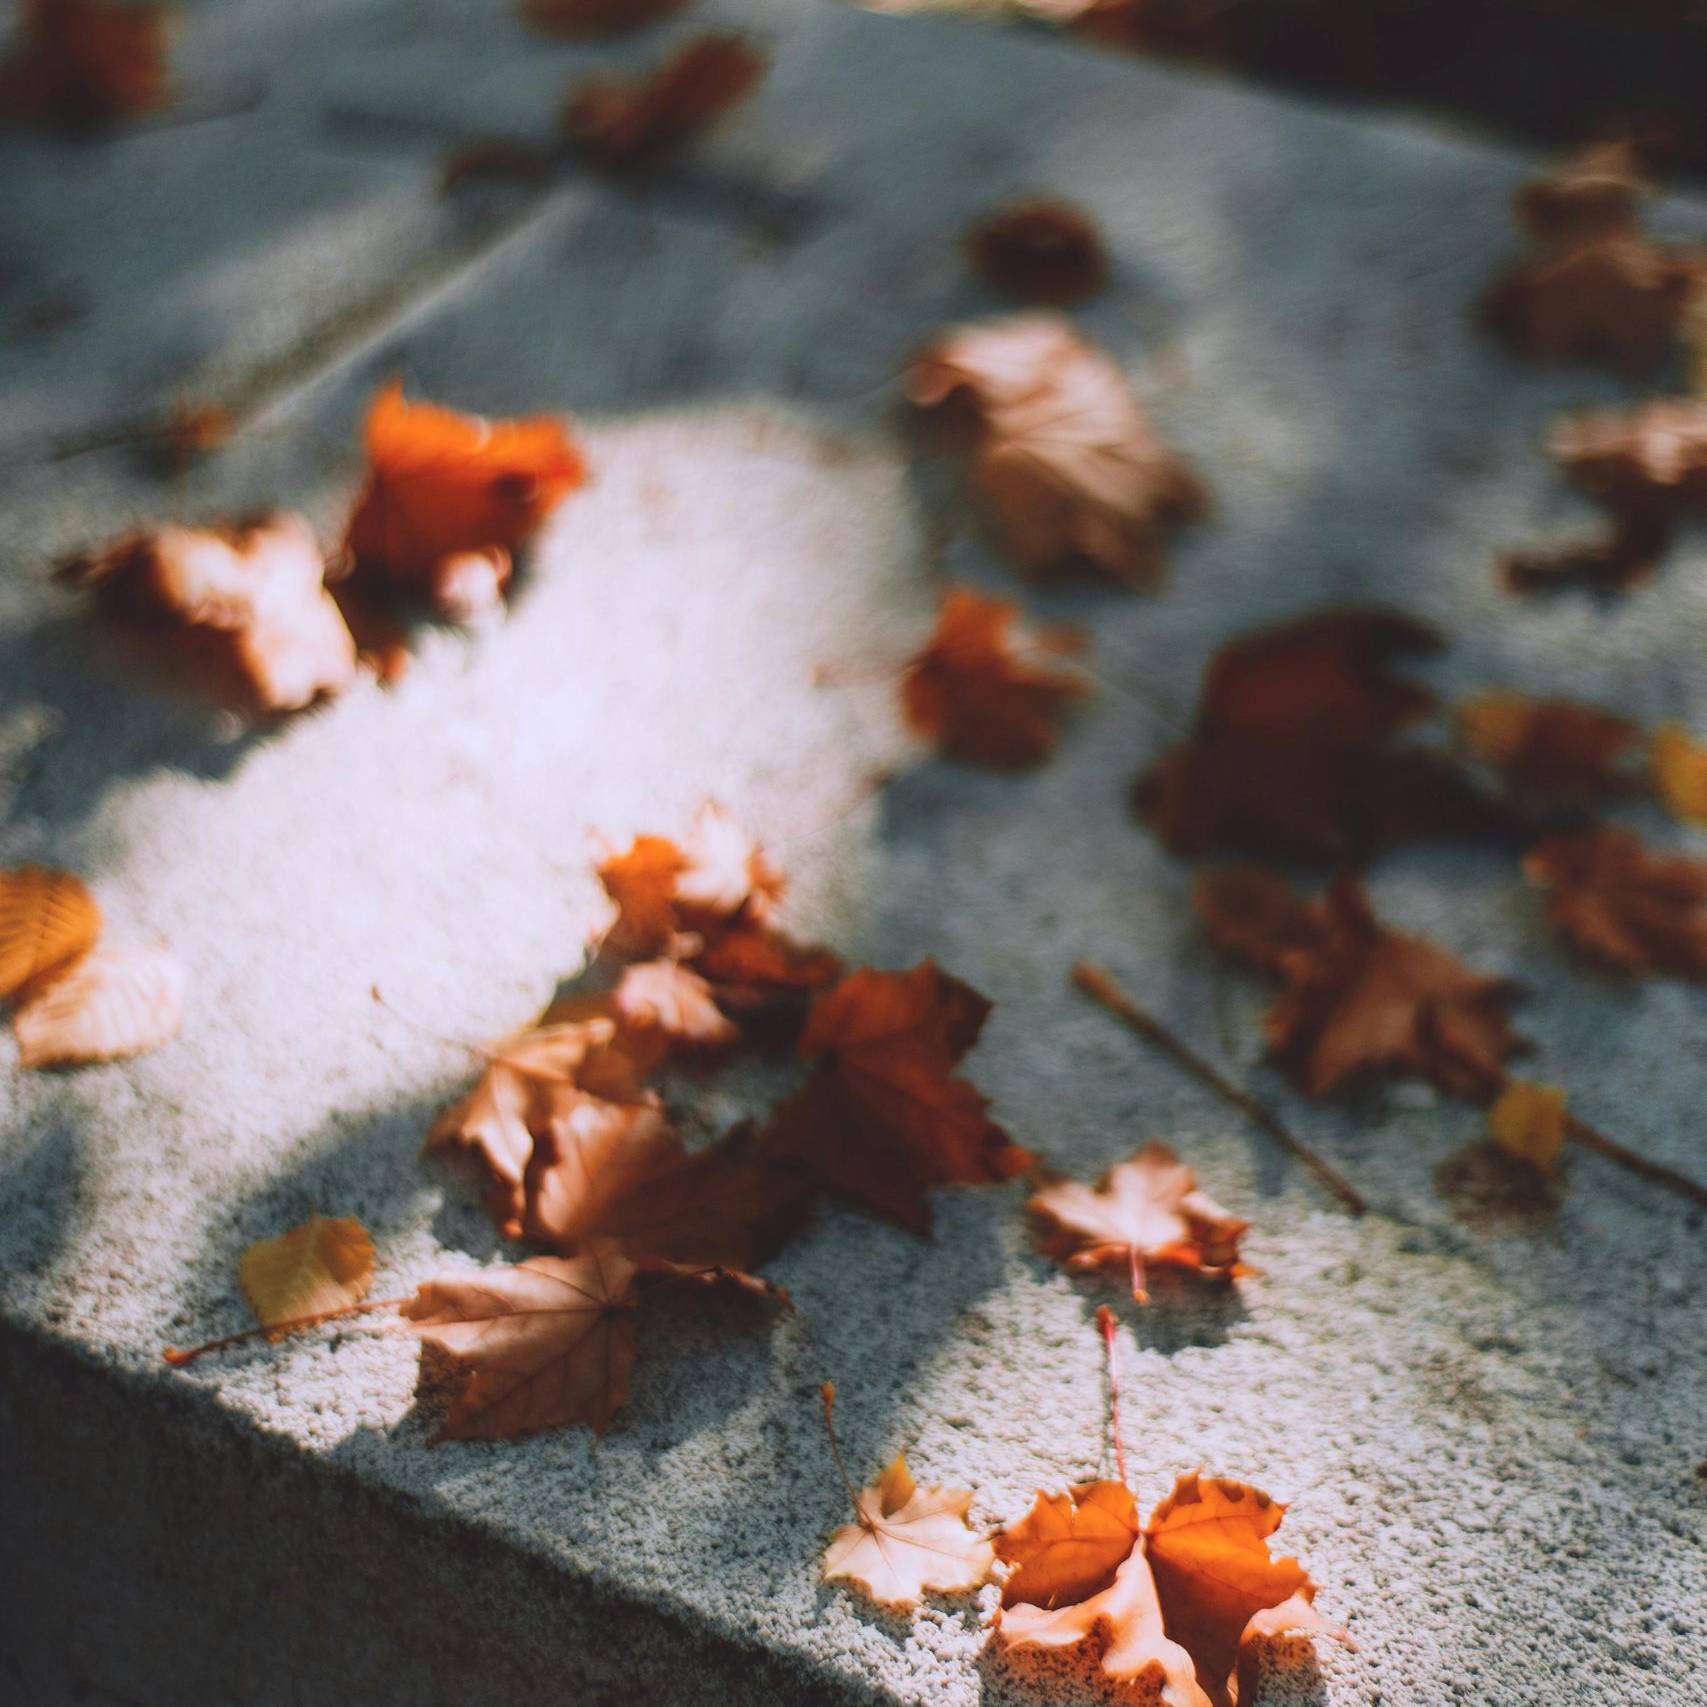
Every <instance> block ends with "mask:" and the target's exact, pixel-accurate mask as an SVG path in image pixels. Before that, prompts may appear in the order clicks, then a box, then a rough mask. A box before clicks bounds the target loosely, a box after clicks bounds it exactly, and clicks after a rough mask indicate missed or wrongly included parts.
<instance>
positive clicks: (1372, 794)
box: [1134, 609, 1504, 862]
mask: <svg viewBox="0 0 1707 1707" xmlns="http://www.w3.org/2000/svg"><path fill="white" fill-rule="evenodd" d="M1440 644H1441V642H1440V637H1439V636H1438V635H1437V634H1436V633H1435V632H1434V630H1433V629H1431V628H1429V627H1427V626H1426V625H1425V624H1423V623H1420V622H1418V621H1416V620H1415V619H1413V618H1411V617H1408V616H1402V615H1400V614H1398V613H1397V612H1393V611H1385V610H1376V609H1368V610H1362V609H1348V610H1332V611H1325V612H1321V613H1319V614H1317V615H1314V616H1309V617H1304V618H1302V619H1300V620H1298V621H1295V622H1289V623H1283V624H1281V625H1280V626H1278V627H1275V628H1267V629H1261V630H1259V631H1258V632H1256V633H1254V634H1249V635H1245V636H1242V637H1241V638H1239V639H1236V640H1233V641H1229V642H1228V643H1227V644H1226V645H1225V646H1223V647H1222V648H1221V649H1220V650H1219V651H1218V652H1217V653H1216V654H1215V656H1214V657H1213V658H1212V659H1211V660H1210V663H1209V666H1208V668H1207V669H1206V670H1205V672H1204V679H1203V689H1202V693H1201V696H1200V698H1199V701H1198V708H1197V714H1196V717H1195V718H1194V719H1193V723H1192V729H1191V734H1190V737H1189V739H1187V740H1186V741H1184V742H1181V743H1180V744H1179V745H1177V746H1175V747H1173V748H1171V749H1170V750H1169V751H1168V752H1166V753H1164V754H1163V755H1162V757H1161V759H1160V760H1159V761H1158V762H1157V763H1156V764H1155V765H1153V766H1152V767H1151V768H1150V769H1149V770H1148V771H1146V772H1145V773H1144V774H1143V775H1142V776H1140V777H1139V779H1138V782H1137V784H1136V786H1135V789H1134V802H1135V804H1136V806H1137V808H1138V811H1139V812H1140V814H1141V815H1142V816H1143V817H1144V819H1145V820H1146V822H1148V823H1149V825H1150V826H1151V828H1152V829H1154V830H1155V832H1156V834H1157V835H1158V836H1160V837H1161V839H1162V841H1163V842H1164V843H1165V844H1166V845H1167V847H1168V848H1169V849H1171V850H1172V851H1173V852H1174V853H1176V854H1181V855H1184V856H1186V857H1188V858H1199V857H1202V856H1203V855H1206V854H1209V853H1212V852H1215V851H1217V850H1220V849H1235V850H1242V851H1247V852H1252V853H1256V854H1259V855H1262V856H1264V857H1271V858H1277V859H1300V860H1309V861H1322V862H1332V861H1341V860H1346V859H1358V858H1362V857H1364V856H1366V855H1368V854H1371V853H1373V852H1375V851H1376V850H1378V849H1380V848H1384V847H1388V846H1391V845H1393V844H1395V843H1398V842H1404V841H1411V840H1416V839H1420V838H1425V837H1432V836H1449V835H1470V834H1486V833H1489V832H1491V831H1494V830H1496V829H1499V828H1501V827H1502V826H1503V823H1504V814H1503V812H1502V811H1501V810H1500V809H1499V808H1498V806H1497V805H1496V804H1495V803H1493V802H1491V801H1489V800H1488V799H1486V798H1485V797H1484V796H1482V795H1481V794H1480V793H1479V792H1478V791H1477V790H1476V788H1475V787H1474V785H1473V784H1472V783H1471V782H1470V780H1469V779H1468V778H1467V777H1465V776H1464V775H1463V774H1462V772H1460V771H1459V770H1458V769H1457V767H1455V766H1454V765H1453V764H1452V763H1451V762H1450V761H1449V760H1448V759H1447V758H1445V757H1444V756H1443V755H1440V754H1438V753H1433V752H1430V751H1427V750H1425V749H1422V748H1416V747H1398V746H1394V745H1393V744H1392V742H1393V737H1394V736H1396V735H1397V734H1398V733H1399V731H1400V730H1402V729H1403V728H1404V727H1405V726H1406V725H1407V724H1410V723H1413V722H1415V721H1416V720H1418V719H1419V718H1421V717H1424V716H1426V715H1428V714H1429V713H1430V712H1431V711H1433V709H1434V707H1435V700H1434V696H1433V695H1432V694H1431V693H1429V692H1428V691H1427V689H1425V688H1421V687H1418V686H1417V685H1415V684H1414V683H1411V682H1407V681H1405V680H1403V679H1402V678H1400V677H1398V676H1396V675H1394V674H1393V673H1392V670H1391V668H1390V666H1391V664H1392V662H1393V661H1394V660H1395V659H1399V658H1403V657H1406V656H1408V655H1411V654H1418V653H1428V652H1432V651H1435V650H1437V649H1438V647H1439V646H1440Z"/></svg>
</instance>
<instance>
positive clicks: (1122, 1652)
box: [997, 1472, 1345, 1707]
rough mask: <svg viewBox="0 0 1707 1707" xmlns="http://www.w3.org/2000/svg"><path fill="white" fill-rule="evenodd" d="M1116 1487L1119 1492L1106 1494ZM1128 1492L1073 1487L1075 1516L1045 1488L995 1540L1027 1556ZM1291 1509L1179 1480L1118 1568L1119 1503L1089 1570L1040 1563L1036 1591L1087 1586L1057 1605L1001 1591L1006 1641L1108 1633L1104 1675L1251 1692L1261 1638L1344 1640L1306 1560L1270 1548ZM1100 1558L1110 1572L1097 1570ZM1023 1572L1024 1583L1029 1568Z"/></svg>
mask: <svg viewBox="0 0 1707 1707" xmlns="http://www.w3.org/2000/svg"><path fill="white" fill-rule="evenodd" d="M1108 1489H1113V1490H1116V1491H1117V1492H1116V1493H1115V1494H1114V1495H1113V1496H1112V1497H1111V1496H1110V1495H1108V1494H1106V1493H1099V1490H1108ZM1124 1492H1125V1490H1124V1489H1123V1488H1121V1487H1120V1484H1118V1483H1096V1484H1090V1485H1089V1486H1087V1487H1081V1488H1075V1489H1073V1490H1072V1492H1071V1495H1070V1496H1069V1498H1071V1499H1072V1500H1073V1501H1074V1509H1073V1510H1071V1511H1064V1510H1062V1509H1061V1506H1062V1503H1063V1502H1061V1499H1060V1496H1052V1495H1047V1494H1040V1495H1039V1496H1038V1504H1037V1506H1036V1507H1035V1508H1034V1509H1033V1511H1032V1513H1031V1514H1030V1516H1029V1517H1028V1518H1026V1519H1025V1520H1024V1521H1023V1522H1022V1523H1020V1524H1016V1525H1015V1526H1013V1528H1012V1529H1010V1530H1008V1531H1005V1532H1004V1535H1003V1536H1001V1537H998V1540H997V1546H998V1549H1000V1548H1002V1547H1003V1546H1004V1544H1006V1545H1009V1546H1012V1547H1017V1548H1018V1549H1020V1550H1021V1552H1022V1554H1023V1550H1024V1548H1025V1546H1026V1543H1027V1542H1028V1540H1029V1539H1030V1538H1031V1536H1032V1535H1033V1534H1038V1533H1041V1534H1042V1535H1044V1536H1045V1537H1048V1536H1050V1535H1052V1534H1054V1533H1055V1532H1057V1531H1058V1530H1059V1529H1060V1528H1061V1527H1063V1526H1064V1525H1066V1524H1068V1523H1071V1522H1072V1521H1073V1520H1074V1518H1075V1516H1076V1513H1077V1512H1079V1511H1085V1510H1087V1509H1089V1510H1090V1511H1093V1512H1095V1511H1097V1510H1098V1504H1097V1503H1096V1502H1099V1501H1109V1502H1110V1504H1111V1505H1112V1504H1113V1503H1114V1502H1117V1501H1118V1494H1120V1493H1124ZM1128 1498H1130V1496H1128ZM1081 1499H1083V1500H1084V1501H1085V1503H1084V1504H1080V1503H1079V1502H1080V1500H1081ZM1284 1511H1285V1507H1283V1506H1281V1505H1278V1504H1277V1503H1276V1502H1275V1501H1273V1500H1271V1499H1270V1498H1269V1497H1268V1496H1267V1495H1266V1494H1264V1493H1261V1492H1259V1491H1258V1490H1257V1489H1256V1488H1253V1487H1251V1486H1250V1485H1249V1484H1247V1483H1244V1482H1234V1481H1224V1480H1221V1479H1219V1478H1214V1479H1207V1480H1205V1479H1202V1478H1200V1477H1199V1476H1198V1475H1197V1474H1196V1473H1195V1472H1193V1473H1191V1474H1188V1475H1184V1476H1181V1477H1180V1478H1179V1480H1178V1481H1177V1482H1176V1483H1175V1485H1174V1488H1173V1491H1172V1492H1171V1493H1170V1494H1169V1495H1168V1496H1167V1498H1166V1499H1164V1500H1162V1502H1161V1503H1160V1504H1159V1505H1158V1506H1157V1507H1156V1509H1155V1511H1154V1512H1153V1513H1152V1514H1151V1516H1150V1521H1149V1522H1148V1524H1146V1525H1145V1527H1144V1530H1143V1534H1142V1536H1141V1537H1139V1536H1138V1535H1137V1533H1136V1525H1134V1526H1133V1529H1132V1530H1131V1531H1129V1532H1128V1533H1130V1534H1131V1535H1132V1540H1131V1541H1130V1542H1129V1544H1128V1550H1127V1551H1126V1552H1125V1553H1124V1554H1122V1555H1121V1556H1120V1557H1119V1558H1118V1559H1116V1560H1114V1561H1113V1562H1112V1563H1111V1562H1110V1555H1112V1554H1113V1553H1114V1551H1115V1548H1116V1546H1117V1544H1118V1541H1119V1538H1120V1533H1121V1530H1122V1526H1121V1525H1119V1524H1117V1523H1115V1522H1113V1521H1112V1520H1113V1518H1114V1517H1115V1516H1117V1515H1118V1512H1117V1511H1115V1510H1110V1511H1109V1513H1108V1516H1109V1519H1110V1521H1109V1522H1108V1523H1106V1524H1100V1525H1099V1533H1098V1535H1097V1543H1098V1544H1097V1545H1096V1546H1095V1547H1094V1548H1092V1549H1087V1552H1086V1557H1085V1559H1084V1561H1083V1565H1084V1568H1083V1569H1077V1568H1075V1567H1076V1566H1077V1565H1078V1563H1079V1561H1077V1560H1076V1559H1074V1557H1073V1556H1072V1553H1071V1550H1070V1549H1069V1548H1065V1547H1064V1548H1063V1559H1062V1568H1061V1569H1060V1571H1059V1572H1057V1571H1055V1570H1052V1569H1048V1568H1047V1567H1046V1568H1045V1569H1043V1570H1041V1571H1036V1570H1035V1566H1034V1576H1033V1580H1034V1582H1036V1584H1037V1586H1039V1587H1045V1588H1050V1587H1057V1586H1058V1587H1059V1588H1061V1589H1063V1590H1065V1589H1071V1588H1082V1589H1085V1590H1087V1591H1089V1592H1086V1593H1085V1594H1084V1595H1083V1598H1080V1599H1076V1600H1070V1601H1069V1600H1065V1599H1064V1596H1060V1595H1058V1597H1057V1599H1056V1600H1055V1601H1054V1602H1053V1603H1049V1604H1040V1603H1035V1602H1031V1601H1026V1600H1017V1599H1016V1600H1010V1599H1009V1597H1008V1596H1007V1595H1004V1597H1003V1610H1002V1612H1001V1614H1000V1622H999V1624H998V1630H999V1632H1000V1635H1001V1639H1002V1641H1003V1642H1004V1644H1006V1645H1007V1646H1009V1647H1017V1648H1045V1649H1048V1648H1072V1647H1077V1646H1079V1645H1080V1644H1082V1643H1084V1642H1085V1641H1087V1640H1089V1639H1090V1638H1092V1637H1093V1636H1096V1635H1099V1634H1100V1635H1102V1636H1104V1637H1105V1638H1106V1642H1107V1645H1106V1648H1105V1649H1104V1652H1103V1655H1102V1660H1101V1669H1102V1671H1103V1672H1104V1674H1105V1675H1107V1676H1108V1677H1110V1678H1112V1679H1114V1680H1116V1681H1118V1682H1120V1683H1123V1684H1137V1683H1151V1684H1159V1685H1160V1689H1161V1700H1162V1701H1163V1702H1164V1703H1166V1704H1167V1707H1230V1703H1232V1702H1233V1701H1235V1700H1239V1699H1249V1684H1250V1683H1251V1682H1252V1681H1253V1680H1252V1679H1251V1678H1250V1677H1249V1675H1248V1674H1249V1672H1250V1670H1252V1669H1253V1668H1254V1653H1253V1650H1252V1646H1251V1644H1252V1640H1253V1638H1255V1637H1258V1636H1267V1635H1277V1634H1280V1633H1282V1632H1284V1631H1288V1630H1299V1631H1309V1632H1312V1633H1316V1634H1322V1635H1332V1636H1337V1637H1340V1639H1342V1640H1344V1639H1345V1638H1344V1636H1343V1633H1342V1632H1340V1631H1338V1630H1336V1629H1334V1628H1333V1627H1332V1626H1330V1625H1329V1624H1327V1623H1326V1621H1325V1620H1324V1619H1323V1618H1322V1617H1321V1616H1320V1614H1318V1613H1317V1612H1316V1611H1315V1610H1314V1608H1313V1607H1312V1605H1311V1602H1312V1600H1313V1599H1314V1598H1315V1594H1316V1585H1315V1584H1314V1583H1313V1582H1311V1580H1310V1578H1309V1576H1308V1575H1307V1574H1306V1572H1305V1571H1304V1568H1303V1567H1302V1566H1301V1565H1300V1564H1299V1563H1298V1561H1297V1560H1296V1559H1293V1558H1284V1559H1275V1558H1272V1557H1271V1556H1270V1554H1269V1551H1268V1537H1269V1536H1270V1535H1272V1534H1273V1533H1274V1531H1275V1529H1276V1528H1278V1527H1279V1524H1280V1520H1281V1517H1282V1515H1283V1514H1284ZM1103 1530H1106V1531H1107V1533H1106V1534H1105V1533H1101V1531H1103ZM1010 1537H1011V1538H1013V1539H1012V1540H1009V1539H1008V1538H1010ZM1044 1557H1045V1561H1046V1562H1047V1560H1048V1555H1047V1554H1045V1556H1044ZM1092 1565H1101V1566H1102V1567H1103V1568H1102V1570H1101V1571H1100V1572H1093V1571H1092V1570H1091V1568H1090V1567H1091V1566H1092ZM1017 1575H1018V1577H1019V1578H1020V1579H1022V1580H1023V1578H1024V1577H1025V1575H1026V1565H1025V1563H1023V1562H1022V1564H1021V1568H1020V1572H1019V1573H1017ZM1009 1586H1010V1587H1011V1586H1012V1582H1011V1581H1010V1585H1009ZM1237 1673H1245V1674H1246V1675H1244V1676H1238V1677H1236V1675H1235V1674H1237Z"/></svg>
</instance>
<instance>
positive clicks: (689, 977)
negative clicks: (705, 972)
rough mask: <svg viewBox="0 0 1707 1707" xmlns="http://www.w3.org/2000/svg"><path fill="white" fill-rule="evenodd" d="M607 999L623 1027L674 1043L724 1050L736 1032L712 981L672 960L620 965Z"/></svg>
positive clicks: (736, 1027) (736, 1037)
mask: <svg viewBox="0 0 1707 1707" xmlns="http://www.w3.org/2000/svg"><path fill="white" fill-rule="evenodd" d="M611 1001H612V1004H613V1005H614V1007H615V1009H616V1012H617V1015H618V1017H619V1018H620V1019H621V1021H622V1023H623V1025H624V1027H625V1028H626V1029H627V1030H630V1031H639V1032H652V1033H656V1034H658V1035H659V1036H661V1037H663V1038H665V1039H667V1040H668V1041H669V1042H670V1043H672V1044H676V1045H679V1046H685V1047H688V1048H692V1049H702V1050H710V1049H723V1048H727V1047H728V1046H729V1045H730V1044H732V1043H735V1042H737V1041H738V1040H739V1038H740V1036H741V1028H740V1027H739V1026H738V1025H736V1024H735V1022H734V1021H733V1020H731V1019H730V1018H729V1016H728V1015H727V1014H725V1013H724V1011H723V1010H722V1009H721V1008H720V1007H719V1006H718V1005H717V1003H716V1001H715V1000H714V999H713V995H712V989H711V985H710V984H708V983H707V982H706V980H705V979H704V978H702V977H701V976H700V975H699V973H697V972H693V971H690V970H689V969H688V968H687V967H685V966H683V965H681V964H680V963H679V962H677V961H674V960H649V961H646V962H644V963H642V964H640V965H638V966H629V967H625V968H624V970H623V974H622V977H621V978H620V979H619V980H618V981H617V986H616V989H615V990H614V991H613V992H612V996H611Z"/></svg>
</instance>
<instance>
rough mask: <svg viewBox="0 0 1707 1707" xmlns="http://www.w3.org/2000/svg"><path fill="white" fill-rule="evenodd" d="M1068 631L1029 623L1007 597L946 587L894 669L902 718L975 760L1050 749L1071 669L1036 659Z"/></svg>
mask: <svg viewBox="0 0 1707 1707" xmlns="http://www.w3.org/2000/svg"><path fill="white" fill-rule="evenodd" d="M1078 643H1079V642H1078V637H1077V636H1076V635H1074V634H1071V633H1068V632H1063V631H1060V630H1054V631H1037V632H1033V631H1030V630H1028V629H1027V628H1026V627H1025V626H1024V625H1023V624H1022V623H1021V622H1020V620H1019V609H1018V606H1016V605H1015V604H1014V603H1013V602H1012V601H1011V600H1008V599H992V598H986V597H985V596H984V595H983V594H982V593H978V592H974V591H973V590H972V589H971V588H970V587H952V588H950V589H949V590H948V591H947V592H946V593H945V594H944V595H943V599H942V608H941V611H940V613H939V614H938V617H937V625H936V631H935V633H934V634H932V636H931V639H930V644H929V645H928V646H926V648H925V649H924V651H922V652H921V653H919V655H918V656H917V657H916V658H914V659H913V660H912V662H911V663H909V664H908V665H907V667H906V670H905V671H904V673H903V674H902V677H901V705H902V708H903V710H904V711H905V712H906V714H907V721H908V722H909V723H910V724H911V725H912V726H913V728H914V729H915V730H916V731H917V732H918V733H919V734H920V735H923V736H924V737H925V738H926V739H927V740H933V741H936V742H937V743H939V744H940V745H941V746H942V748H943V750H944V751H945V752H948V753H951V754H953V755H954V757H956V758H960V759H967V760H970V761H971V762H972V763H975V764H987V765H998V766H1016V767H1017V766H1023V765H1034V764H1038V763H1040V762H1041V761H1042V760H1044V759H1046V758H1047V757H1048V756H1049V754H1050V753H1051V752H1052V751H1053V750H1054V746H1055V740H1056V736H1057V734H1058V731H1057V729H1056V720H1057V719H1058V717H1059V716H1060V714H1061V711H1062V709H1063V707H1065V706H1066V705H1067V704H1068V703H1069V702H1070V701H1072V700H1074V699H1077V698H1079V697H1081V696H1082V695H1083V694H1084V692H1085V684H1084V682H1083V681H1082V680H1081V679H1080V678H1078V677H1077V676H1072V675H1065V674H1063V673H1062V672H1061V671H1059V670H1054V669H1048V668H1045V667H1043V663H1042V661H1043V660H1046V659H1047V658H1048V657H1049V656H1050V655H1051V654H1059V653H1061V652H1064V651H1068V650H1071V649H1072V648H1073V647H1075V646H1076V645H1077V644H1078Z"/></svg>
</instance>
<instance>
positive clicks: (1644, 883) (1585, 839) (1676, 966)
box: [1523, 824, 1707, 978]
mask: <svg viewBox="0 0 1707 1707" xmlns="http://www.w3.org/2000/svg"><path fill="white" fill-rule="evenodd" d="M1523 870H1524V874H1525V875H1526V876H1527V877H1528V878H1529V879H1530V881H1531V882H1533V883H1537V884H1540V885H1541V887H1542V888H1544V889H1545V890H1546V891H1547V916H1548V918H1549V919H1550V920H1551V921H1552V923H1553V925H1554V927H1555V928H1556V929H1557V930H1558V931H1559V932H1560V934H1561V935H1562V936H1563V937H1564V938H1565V939H1566V941H1567V942H1569V943H1570V944H1571V946H1572V947H1573V948H1576V949H1578V950H1579V951H1580V952H1581V953H1582V954H1584V955H1586V956H1587V957H1588V958H1589V959H1590V960H1593V961H1596V962H1598V963H1599V964H1600V965H1601V966H1603V967H1606V968H1607V969H1609V970H1611V971H1614V972H1624V973H1629V974H1632V975H1635V976H1641V975H1642V974H1644V973H1649V972H1663V973H1671V974H1674V975H1676V976H1678V977H1682V978H1701V977H1707V860H1700V859H1691V858H1689V857H1688V856H1686V855H1682V854H1670V855H1667V854H1653V853H1650V852H1649V851H1648V850H1647V848H1646V847H1644V846H1643V845H1642V840H1641V838H1640V837H1639V836H1637V835H1636V834H1635V833H1634V831H1631V830H1624V829H1619V828H1615V827H1614V826H1612V825H1609V824H1602V825H1596V826H1592V827H1590V828H1589V829H1586V830H1580V831H1577V832H1575V833H1574V834H1571V835H1566V836H1556V837H1553V838H1551V839H1550V840H1548V841H1545V842H1542V843H1541V844H1540V845H1539V846H1538V847H1536V848H1533V849H1532V850H1531V851H1530V853H1529V854H1528V855H1527V857H1526V858H1525V859H1524V862H1523Z"/></svg>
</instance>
